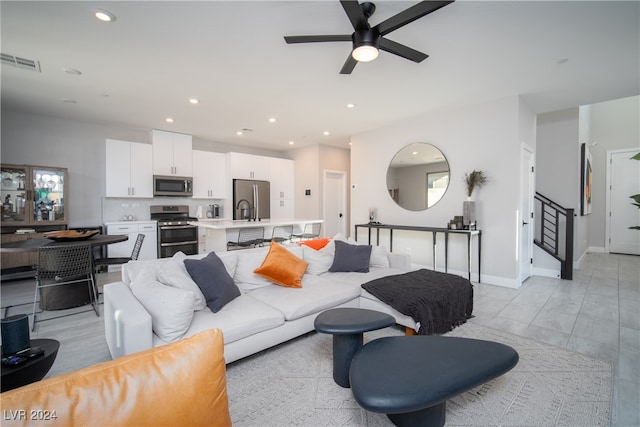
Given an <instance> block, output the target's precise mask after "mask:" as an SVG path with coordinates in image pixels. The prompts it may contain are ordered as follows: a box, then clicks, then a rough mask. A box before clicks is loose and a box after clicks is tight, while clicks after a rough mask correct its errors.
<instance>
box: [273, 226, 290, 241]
mask: <svg viewBox="0 0 640 427" xmlns="http://www.w3.org/2000/svg"><path fill="white" fill-rule="evenodd" d="M292 234H293V225H276V226H274V227H273V232H272V233H271V239H270V241H271V242H278V243H284V242H288V241H290V240H291V235H292Z"/></svg>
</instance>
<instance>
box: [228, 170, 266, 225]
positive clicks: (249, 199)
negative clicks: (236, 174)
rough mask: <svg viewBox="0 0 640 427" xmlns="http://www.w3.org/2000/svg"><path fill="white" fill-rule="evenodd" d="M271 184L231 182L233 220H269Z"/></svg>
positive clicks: (250, 181)
mask: <svg viewBox="0 0 640 427" xmlns="http://www.w3.org/2000/svg"><path fill="white" fill-rule="evenodd" d="M270 202H271V184H269V181H255V180H251V179H234V180H233V219H245V220H249V221H258V220H261V219H269V218H271V206H270Z"/></svg>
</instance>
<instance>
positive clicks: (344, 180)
mask: <svg viewBox="0 0 640 427" xmlns="http://www.w3.org/2000/svg"><path fill="white" fill-rule="evenodd" d="M330 174H331V175H340V177H341V180H342V200H341V201H340V202H341V203H342V206H343V209H344V212H343V218H344V220H343V221H342V224H341V225H340V227H339V228H340V230H338V233H342V235H344V236H347V229H348V224H347V222H348V220H349V212H348V210H349V207H348V205H347V172H345V171H339V170H333V169H324V171H323V173H322V193H323V194H322V219H323V220H324V221H325V222H326V219H327V218H328V213H327V197H328V195H327V179H328V176H329V175H330ZM325 233H326V227H325ZM325 235H326V234H325ZM328 237H333V236H328Z"/></svg>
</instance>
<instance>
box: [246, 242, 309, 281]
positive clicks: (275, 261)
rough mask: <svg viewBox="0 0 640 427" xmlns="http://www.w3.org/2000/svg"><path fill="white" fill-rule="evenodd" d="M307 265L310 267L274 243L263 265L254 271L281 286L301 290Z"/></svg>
mask: <svg viewBox="0 0 640 427" xmlns="http://www.w3.org/2000/svg"><path fill="white" fill-rule="evenodd" d="M307 265H309V263H308V262H306V261H305V260H303V259H301V258H299V257H297V256H295V255H294V254H292V253H291V252H289V251H288V250H286V249H285V248H283V247H282V245H280V244H279V243H278V242H275V241H272V242H271V245H270V246H269V253H267V256H266V257H265V258H264V261H263V262H262V265H261V266H260V267H258V268H256V269H255V270H254V273H255V274H258V275H260V276H262V277H264V278H265V279H269V280H271V281H272V282H273V283H275V284H277V285H280V286H286V287H289V288H300V287H302V283H301V279H302V275H303V274H304V271H305V270H306V269H307Z"/></svg>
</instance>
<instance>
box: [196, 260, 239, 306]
mask: <svg viewBox="0 0 640 427" xmlns="http://www.w3.org/2000/svg"><path fill="white" fill-rule="evenodd" d="M184 266H185V267H186V268H187V271H188V272H189V275H190V276H191V278H192V279H193V281H194V282H196V284H197V285H198V287H199V288H200V290H201V291H202V294H203V295H204V298H205V300H206V301H207V307H209V308H210V309H211V311H213V312H214V313H217V312H218V311H220V310H221V309H222V307H224V306H225V305H227V304H228V303H229V302H231V301H232V300H233V299H235V298H237V297H239V296H240V289H238V286H236V284H235V283H234V282H233V279H232V278H231V276H229V273H228V272H227V269H226V268H225V266H224V263H223V262H222V260H221V259H220V257H218V255H216V254H215V253H214V252H211V253H210V254H209V255H207V256H206V257H204V258H202V259H199V260H197V259H185V260H184Z"/></svg>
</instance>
